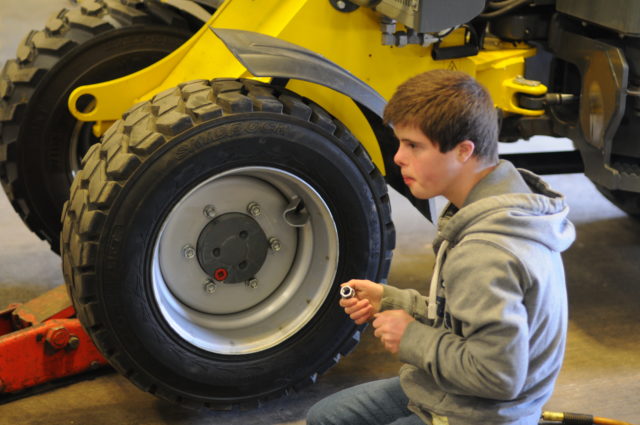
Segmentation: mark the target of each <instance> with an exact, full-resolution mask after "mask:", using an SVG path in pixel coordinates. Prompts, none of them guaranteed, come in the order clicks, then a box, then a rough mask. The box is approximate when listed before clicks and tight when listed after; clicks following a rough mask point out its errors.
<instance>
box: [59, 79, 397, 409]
mask: <svg viewBox="0 0 640 425" xmlns="http://www.w3.org/2000/svg"><path fill="white" fill-rule="evenodd" d="M62 239H63V242H62V257H63V266H64V273H65V280H66V281H67V283H68V285H69V289H70V292H71V294H72V298H73V300H74V303H75V306H76V310H77V311H78V315H79V317H80V319H81V321H82V323H83V324H84V326H85V328H86V329H87V330H88V332H89V333H90V334H91V336H92V337H93V339H94V341H95V343H96V344H97V346H98V347H99V348H100V349H101V351H102V352H103V353H104V354H105V356H106V357H107V358H108V359H109V361H110V362H111V363H112V364H113V365H114V366H115V367H116V369H118V370H119V371H120V372H121V373H123V374H124V375H125V376H127V377H128V378H129V379H131V380H132V381H133V382H134V383H136V384H137V385H138V386H140V387H141V388H143V389H145V390H147V391H150V392H152V393H155V394H157V395H159V396H161V397H163V398H166V399H169V400H172V401H177V402H180V403H183V404H188V405H197V406H202V405H204V406H211V407H224V408H227V407H229V406H236V405H247V404H249V405H250V404H254V403H257V402H258V401H260V400H265V399H268V398H271V397H274V396H277V395H280V394H284V393H286V392H287V391H289V390H290V389H292V388H297V387H299V386H301V385H303V384H305V383H309V382H313V381H315V379H316V377H317V376H318V374H320V373H322V372H324V371H325V370H326V369H328V368H329V367H330V366H331V365H333V364H335V362H336V361H337V360H338V359H339V358H340V355H342V354H346V353H347V352H348V351H350V350H351V349H352V348H353V347H354V346H355V344H356V342H357V340H358V336H359V330H358V328H357V327H356V326H355V325H354V324H353V322H352V321H351V320H350V319H349V318H348V317H347V316H346V315H345V314H344V313H343V312H342V311H341V309H340V307H339V305H338V302H337V301H338V298H339V293H338V292H339V291H338V289H339V284H340V283H341V282H344V281H346V280H348V279H350V278H356V277H357V278H368V279H372V280H378V281H380V280H384V279H385V278H386V275H387V273H388V270H389V263H390V258H391V250H392V248H393V244H394V232H393V225H392V223H391V217H390V206H389V199H388V196H387V192H386V185H385V182H384V179H383V177H382V176H381V175H380V173H379V172H378V170H377V169H376V168H375V167H374V165H373V164H372V162H371V161H370V159H369V158H368V156H367V154H366V152H365V151H364V150H363V148H362V147H361V145H360V144H359V143H358V142H357V141H356V140H355V139H354V137H353V136H352V135H351V134H350V133H349V132H348V131H347V130H346V129H345V128H344V127H343V126H342V125H341V124H340V123H339V122H337V121H336V120H335V119H333V118H332V117H331V116H330V115H329V114H328V113H327V112H325V111H324V110H322V109H321V108H320V107H318V106H317V105H315V104H313V103H312V102H310V101H308V100H305V99H303V98H300V97H298V96H296V95H295V94H293V93H291V92H288V91H286V90H283V89H279V88H276V87H273V86H269V85H264V84H260V83H256V82H252V81H248V80H240V81H235V80H214V81H213V82H211V83H210V82H207V81H197V82H192V83H188V84H185V85H183V86H181V87H180V88H177V89H172V90H169V91H167V92H164V93H161V94H159V95H157V96H156V97H155V98H154V99H153V100H152V101H151V102H146V103H143V104H140V105H137V106H136V107H134V108H132V109H131V110H130V111H129V112H128V113H127V114H125V118H124V120H122V121H119V122H117V123H116V124H115V125H114V126H112V128H111V129H110V130H109V132H108V133H107V134H106V135H105V138H104V141H103V142H102V144H101V145H95V146H94V147H92V148H91V150H90V152H89V154H88V155H87V157H86V160H85V164H84V167H83V169H82V170H81V171H80V172H79V174H78V176H77V178H76V179H75V180H74V183H73V185H72V196H71V199H70V201H69V202H68V203H67V204H66V207H65V211H64V226H63V235H62Z"/></svg>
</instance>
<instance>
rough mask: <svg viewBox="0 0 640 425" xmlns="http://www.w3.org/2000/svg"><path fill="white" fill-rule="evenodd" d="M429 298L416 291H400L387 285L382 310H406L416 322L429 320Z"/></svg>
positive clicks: (384, 290) (383, 294) (383, 293)
mask: <svg viewBox="0 0 640 425" xmlns="http://www.w3.org/2000/svg"><path fill="white" fill-rule="evenodd" d="M427 303H428V298H427V297H425V296H424V295H421V294H420V293H419V292H418V291H416V290H415V289H399V288H396V287H394V286H390V285H385V286H384V289H383V292H382V301H381V304H380V310H381V311H385V310H404V311H406V312H407V313H409V314H410V315H411V317H413V318H414V319H416V320H419V321H421V322H424V321H426V320H427Z"/></svg>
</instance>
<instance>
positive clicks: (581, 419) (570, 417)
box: [542, 412, 633, 425]
mask: <svg viewBox="0 0 640 425" xmlns="http://www.w3.org/2000/svg"><path fill="white" fill-rule="evenodd" d="M542 419H544V420H545V421H551V422H560V423H562V424H567V425H569V424H576V423H580V424H586V423H587V422H588V421H591V423H592V424H594V425H633V424H631V423H629V422H624V421H619V420H616V419H609V418H602V417H599V416H590V415H579V414H575V413H561V412H542ZM576 419H578V420H576Z"/></svg>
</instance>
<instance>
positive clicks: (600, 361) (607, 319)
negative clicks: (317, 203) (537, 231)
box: [0, 0, 640, 425]
mask: <svg viewBox="0 0 640 425" xmlns="http://www.w3.org/2000/svg"><path fill="white" fill-rule="evenodd" d="M64 4H66V0H64V1H63V0H0V62H2V63H3V62H4V61H5V60H6V59H7V58H9V57H13V55H14V54H15V46H16V45H17V43H18V42H19V40H20V39H21V38H22V37H23V36H24V35H25V34H26V32H27V31H28V30H29V29H31V28H40V27H42V25H43V24H44V22H45V19H46V17H47V16H48V15H49V13H50V12H51V11H55V10H57V9H58V8H59V7H60V5H64ZM547 180H548V181H549V182H550V183H551V184H552V185H553V186H554V187H555V188H557V189H558V190H560V191H561V192H564V193H565V194H566V195H567V197H568V200H569V204H570V205H571V208H572V212H571V216H570V217H571V219H572V220H573V221H574V223H575V224H576V226H577V232H578V233H577V234H578V237H577V241H576V243H575V244H574V245H573V246H572V247H571V248H570V249H569V250H568V251H567V252H566V254H565V256H564V259H565V266H566V271H567V285H568V290H569V302H570V324H569V338H568V345H567V352H566V359H565V363H564V366H563V370H562V372H561V375H560V378H559V381H558V384H557V386H556V390H555V392H554V395H553V397H552V399H551V400H550V401H549V403H548V405H547V409H548V410H564V411H573V412H582V413H591V414H595V415H597V416H604V417H612V418H617V419H620V420H625V421H628V422H632V423H633V422H635V423H637V424H640V354H639V353H640V316H639V314H638V312H639V310H638V306H639V303H640V222H638V221H636V220H633V219H630V218H629V217H627V216H626V215H625V214H624V213H622V212H621V211H620V210H618V209H617V208H615V207H614V206H612V205H611V204H610V203H609V202H607V201H606V200H605V199H604V198H603V197H602V196H601V195H600V194H599V193H598V192H597V191H596V190H595V189H594V187H593V186H592V185H591V183H590V182H589V181H588V180H587V179H586V178H585V177H584V176H582V175H565V176H548V177H547ZM0 192H1V191H0ZM392 204H393V215H394V221H395V223H396V226H397V231H398V248H397V250H396V252H395V254H394V260H393V264H392V269H391V274H390V277H389V281H390V282H393V283H394V284H396V285H397V286H400V287H422V288H423V289H426V282H427V280H426V276H427V275H428V273H429V270H430V268H431V266H432V262H433V255H432V252H431V245H430V241H431V239H432V237H433V226H432V225H431V224H430V223H428V222H426V221H425V220H424V219H422V218H421V217H420V216H419V215H418V214H417V213H416V212H415V210H413V209H412V207H411V206H409V204H408V203H407V202H406V201H404V200H403V199H401V198H400V197H399V196H397V195H395V193H392ZM62 283H63V280H62V275H61V272H60V261H59V258H58V257H57V256H56V255H54V254H53V253H51V252H50V251H49V248H48V246H47V245H46V244H45V243H44V242H42V241H40V240H39V239H38V238H37V237H36V236H35V235H33V234H32V233H30V232H29V231H28V230H27V228H26V227H25V226H24V225H23V224H22V222H21V220H20V219H19V217H18V216H17V214H16V213H15V212H14V211H13V209H12V208H11V206H10V205H9V203H8V201H7V199H6V196H5V195H4V193H3V192H2V193H0V308H1V307H4V306H5V305H6V304H8V303H10V302H23V301H26V300H28V299H30V298H32V297H34V296H36V295H38V294H40V293H42V292H44V291H46V290H47V289H49V288H52V287H55V286H57V285H60V284H62ZM399 366H400V363H399V362H398V361H397V360H396V359H395V358H394V357H393V356H392V355H390V354H388V353H386V352H385V351H384V350H383V349H382V348H381V346H380V345H379V344H378V342H377V340H376V339H375V338H373V337H372V334H371V331H370V329H369V330H367V331H366V332H365V335H364V337H363V339H362V342H361V343H360V345H359V346H358V348H357V349H356V350H355V351H354V352H353V353H352V354H351V355H350V356H348V357H346V358H345V359H343V360H342V361H341V362H340V363H339V364H338V365H337V366H336V367H334V368H333V369H331V370H330V371H329V372H327V373H326V374H325V375H324V376H322V377H321V379H320V380H319V382H318V383H317V384H316V385H314V386H312V387H308V388H307V389H305V390H304V391H302V392H300V393H296V394H293V395H291V396H289V397H287V398H285V399H281V400H277V401H275V402H272V403H270V404H267V405H265V406H263V407H261V408H259V409H256V410H251V411H246V412H230V413H228V412H227V413H219V412H194V411H189V410H184V409H181V408H178V407H175V406H173V405H171V404H168V403H166V402H164V401H162V400H159V399H157V398H155V397H154V396H151V395H149V394H147V393H144V392H142V391H140V390H138V389H137V388H136V387H134V386H133V385H132V384H130V383H129V382H128V381H127V380H126V379H125V378H123V377H121V376H119V375H117V374H115V373H107V374H105V375H103V376H99V377H96V378H94V379H91V380H85V381H81V382H77V383H74V384H72V385H68V386H66V387H62V388H58V389H55V390H52V391H48V392H45V393H42V394H38V395H33V396H31V397H28V398H24V399H21V400H17V401H13V402H10V403H6V404H1V405H0V425H13V424H24V425H40V424H47V425H51V424H60V425H63V424H64V425H71V424H76V425H77V424H95V425H102V424H104V425H114V424H132V425H133V424H136V425H157V424H171V425H204V424H207V425H209V424H230V425H234V424H237V425H247V424H251V425H253V424H269V425H285V424H287V425H293V424H297V425H298V424H304V416H305V413H306V411H307V409H308V408H309V407H310V406H311V405H312V404H313V403H314V402H315V401H317V400H318V399H320V398H322V397H324V396H325V395H328V394H330V393H333V392H335V391H337V390H339V389H341V388H344V387H347V386H351V385H355V384H358V383H361V382H365V381H368V380H373V379H379V378H383V377H389V376H393V375H395V374H396V372H397V369H398V367H399Z"/></svg>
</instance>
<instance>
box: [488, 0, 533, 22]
mask: <svg viewBox="0 0 640 425" xmlns="http://www.w3.org/2000/svg"><path fill="white" fill-rule="evenodd" d="M504 1H505V3H506V5H500V6H501V7H500V9H497V10H494V11H493V12H486V13H481V14H480V18H485V19H490V18H496V17H498V16H502V15H504V14H505V13H507V12H509V11H511V10H513V9H515V8H518V7H520V6H524V5H525V4H527V3H529V0H504ZM489 7H493V5H492V3H490V6H489Z"/></svg>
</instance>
